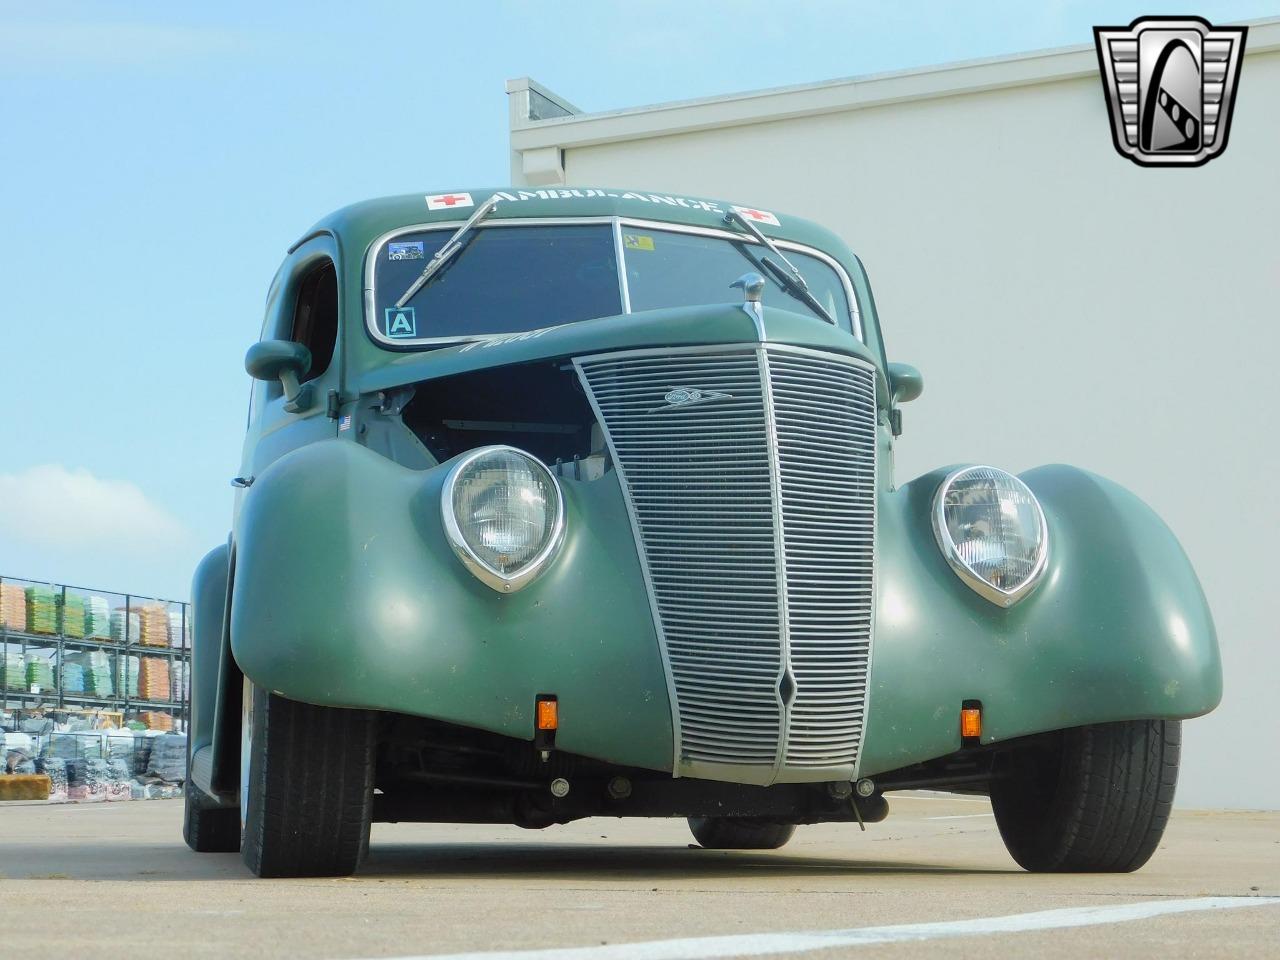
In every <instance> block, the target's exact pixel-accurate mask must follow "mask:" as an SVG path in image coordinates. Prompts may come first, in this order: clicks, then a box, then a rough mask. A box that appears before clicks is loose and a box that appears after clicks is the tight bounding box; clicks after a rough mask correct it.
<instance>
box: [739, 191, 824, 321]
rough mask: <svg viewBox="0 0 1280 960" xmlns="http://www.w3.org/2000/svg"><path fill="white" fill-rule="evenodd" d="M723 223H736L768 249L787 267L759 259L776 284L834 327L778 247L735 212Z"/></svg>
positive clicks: (802, 277)
mask: <svg viewBox="0 0 1280 960" xmlns="http://www.w3.org/2000/svg"><path fill="white" fill-rule="evenodd" d="M724 222H725V223H737V224H739V225H741V226H742V228H743V229H744V230H746V231H747V233H749V234H751V235H752V236H753V237H755V238H756V239H757V240H759V241H760V242H761V243H762V244H764V245H765V246H766V247H768V248H769V252H770V253H772V254H773V255H774V256H775V257H777V258H778V259H779V260H781V261H782V262H783V263H785V264H786V265H787V269H786V271H783V269H782V268H781V267H780V266H778V265H777V264H776V263H774V262H773V261H772V260H770V259H769V258H768V257H761V258H760V262H761V263H763V264H764V265H765V266H766V267H768V268H769V272H770V273H772V274H773V275H774V277H776V278H777V280H778V283H779V284H780V285H781V286H782V289H783V290H786V291H787V292H788V293H789V294H791V295H792V296H793V297H795V298H796V299H797V300H799V301H800V302H801V303H803V304H805V305H806V306H808V307H809V309H811V310H812V311H813V312H814V313H816V314H817V315H818V316H820V317H821V318H822V319H823V320H825V321H827V323H829V324H831V325H832V326H833V327H834V326H835V325H836V321H835V319H834V318H833V317H832V316H831V314H830V313H828V312H827V308H826V307H824V306H823V305H822V303H821V302H820V301H819V300H818V298H817V297H815V296H814V295H813V294H812V293H810V292H809V284H807V283H805V279H804V274H802V273H801V272H800V269H799V268H798V267H797V266H796V265H795V264H794V263H792V262H791V261H790V260H788V259H787V257H786V254H784V253H783V252H782V251H781V250H779V249H778V245H777V244H776V243H774V242H773V241H772V240H770V239H769V238H768V237H766V236H765V235H764V234H763V233H761V232H760V228H759V227H757V226H756V225H755V224H754V223H752V222H751V221H750V220H748V219H747V218H746V217H744V216H743V215H742V214H740V213H739V212H738V211H737V210H730V211H729V212H728V213H726V214H725V216H724Z"/></svg>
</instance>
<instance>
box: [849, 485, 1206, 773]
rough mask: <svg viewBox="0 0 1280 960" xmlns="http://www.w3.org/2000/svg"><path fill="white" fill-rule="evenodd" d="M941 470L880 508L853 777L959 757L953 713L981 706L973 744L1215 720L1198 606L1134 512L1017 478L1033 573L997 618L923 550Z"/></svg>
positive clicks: (1102, 488)
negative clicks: (1028, 500)
mask: <svg viewBox="0 0 1280 960" xmlns="http://www.w3.org/2000/svg"><path fill="white" fill-rule="evenodd" d="M951 469H954V468H947V469H942V470H937V471H934V472H932V473H929V474H926V475H925V476H922V477H919V478H918V479H916V480H913V481H912V482H911V483H908V484H905V485H904V486H902V487H901V488H900V489H898V490H896V491H894V492H892V493H889V494H886V495H885V496H883V497H882V498H881V502H880V514H879V518H878V522H879V528H878V537H879V544H880V547H879V551H878V554H879V566H878V569H877V576H878V580H879V582H878V590H877V607H876V627H875V631H876V632H875V651H874V660H873V664H872V670H871V693H870V700H869V704H868V726H867V734H866V739H865V743H864V749H863V755H862V762H861V767H860V769H861V772H862V773H864V774H866V775H871V774H875V773H879V772H884V771H887V770H892V769H897V768H900V767H903V766H907V765H909V764H911V763H917V762H920V761H922V760H927V759H930V758H933V757H938V756H942V755H945V754H948V753H951V752H953V751H955V750H957V749H959V747H960V734H959V711H960V707H961V703H962V701H964V700H970V699H973V700H981V701H982V704H983V737H982V739H983V741H984V742H994V741H1000V740H1006V739H1009V738H1011V737H1018V736H1024V735H1027V734H1033V733H1039V732H1043V731H1046V730H1055V729H1060V728H1064V727H1072V726H1079V725H1082V724H1088V723H1101V722H1106V721H1112V720H1131V719H1139V718H1187V717H1194V716H1198V715H1200V714H1203V713H1207V712H1208V711H1210V710H1212V709H1213V708H1214V707H1215V706H1217V704H1218V702H1219V700H1220V699H1221V698H1222V665H1221V660H1220V659H1219V654H1218V642H1217V636H1216V633H1215V631H1214V626H1213V618H1212V616H1211V615H1210V613H1209V607H1208V604H1207V602H1206V601H1205V597H1204V592H1203V591H1202V590H1201V587H1200V582H1199V580H1198V579H1197V578H1196V575H1195V571H1194V570H1193V569H1192V567H1191V563H1190V561H1188V559H1187V557H1186V554H1185V553H1184V552H1183V550H1182V548H1181V546H1180V545H1179V544H1178V541H1177V539H1176V538H1175V537H1174V535H1173V533H1172V532H1170V530H1169V528H1168V527H1167V526H1165V524H1164V523H1163V522H1162V521H1161V520H1160V518H1159V517H1157V516H1156V515H1155V513H1154V512H1153V511H1152V510H1151V509H1150V508H1149V507H1148V506H1147V505H1146V504H1144V503H1143V502H1142V501H1141V500H1139V499H1138V498H1137V497H1136V496H1134V495H1133V494H1132V493H1129V492H1128V491H1127V490H1125V489H1123V488H1122V487H1120V486H1118V485H1117V484H1115V483H1112V482H1111V481H1109V480H1105V479H1103V478H1102V477H1099V476H1097V475H1095V474H1092V473H1089V472H1087V471H1084V470H1080V469H1077V468H1074V467H1069V466H1063V465H1052V466H1045V467H1039V468H1037V469H1035V470H1031V471H1028V472H1027V473H1025V474H1022V479H1023V481H1024V482H1025V483H1026V484H1027V486H1029V487H1030V488H1031V490H1032V491H1033V492H1034V493H1035V495H1036V497H1037V498H1038V499H1039V500H1040V503H1041V505H1042V507H1043V508H1044V513H1045V518H1046V521H1047V523H1048V527H1049V538H1050V551H1049V561H1048V569H1047V570H1046V572H1045V576H1044V579H1043V581H1042V582H1041V583H1040V585H1039V586H1038V587H1037V588H1036V589H1035V591H1034V592H1032V593H1031V594H1030V595H1029V596H1028V597H1026V598H1025V599H1024V600H1022V601H1021V602H1019V603H1017V604H1015V605H1014V606H1013V607H1011V608H1009V609H1007V610H1006V609H1001V608H1000V607H997V606H996V605H995V604H993V603H990V602H989V601H987V600H984V599H983V598H982V597H980V596H978V595H977V594H976V593H974V592H973V591H972V590H971V589H969V588H968V587H966V586H965V585H964V584H963V583H961V581H960V580H959V578H958V577H956V575H955V574H954V573H953V572H952V570H951V568H950V567H949V566H948V565H947V562H946V560H945V559H944V558H943V556H942V554H941V552H940V551H939V549H938V545H937V542H936V541H935V539H934V534H933V528H932V525H931V510H932V506H933V498H934V494H935V492H936V491H937V489H938V486H939V484H941V482H942V480H943V479H944V478H945V477H946V476H947V474H948V473H950V472H951Z"/></svg>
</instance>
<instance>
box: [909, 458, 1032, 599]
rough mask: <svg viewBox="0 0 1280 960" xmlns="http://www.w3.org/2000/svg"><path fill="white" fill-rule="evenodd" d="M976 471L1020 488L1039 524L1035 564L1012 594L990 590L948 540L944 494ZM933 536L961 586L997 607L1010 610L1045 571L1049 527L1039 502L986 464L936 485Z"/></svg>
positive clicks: (960, 471) (1017, 479)
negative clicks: (959, 580)
mask: <svg viewBox="0 0 1280 960" xmlns="http://www.w3.org/2000/svg"><path fill="white" fill-rule="evenodd" d="M979 470H989V471H991V472H992V473H998V474H1003V475H1004V476H1006V477H1008V478H1009V479H1011V480H1012V481H1013V482H1014V483H1016V484H1017V485H1018V486H1020V487H1022V488H1023V489H1024V490H1025V491H1026V492H1027V495H1028V496H1029V497H1030V499H1031V503H1032V505H1033V506H1034V507H1035V510H1036V517H1037V518H1038V520H1039V522H1040V533H1041V535H1040V543H1039V545H1038V546H1037V548H1036V555H1035V560H1034V562H1033V564H1032V568H1031V573H1030V574H1029V575H1028V576H1027V578H1026V579H1025V580H1024V581H1023V582H1022V583H1020V584H1019V585H1018V586H1017V587H1015V588H1014V589H1012V590H1004V589H1001V588H1000V587H997V586H994V585H993V584H990V583H988V582H987V581H986V580H984V579H982V577H980V576H979V575H978V574H977V572H976V571H975V570H974V569H973V568H972V567H970V566H969V565H968V564H967V563H965V561H964V560H963V558H961V556H960V554H959V552H958V551H957V549H956V544H955V542H954V541H953V540H952V539H951V534H950V532H948V530H947V517H946V504H947V494H948V493H949V492H950V490H951V487H952V486H953V485H954V484H955V482H956V481H957V480H959V479H961V478H962V477H964V476H966V475H967V474H970V473H975V472H977V471H979ZM933 536H934V539H935V540H937V542H938V549H939V550H940V551H941V552H942V555H943V556H944V557H945V558H946V560H947V563H948V565H949V566H950V567H951V569H952V570H954V571H955V574H956V576H958V577H959V578H960V579H961V581H963V582H964V584H965V586H967V587H969V588H970V589H971V590H973V592H974V593H976V594H978V595H979V596H980V597H982V598H983V599H985V600H990V601H991V602H992V603H994V604H996V605H997V606H1000V607H1005V608H1008V607H1012V606H1013V605H1014V604H1015V603H1017V602H1018V601H1019V600H1022V599H1024V598H1025V597H1027V596H1028V595H1029V594H1030V593H1031V592H1032V591H1033V590H1035V588H1036V587H1037V586H1039V585H1040V581H1041V580H1042V579H1044V574H1045V571H1046V570H1048V569H1049V524H1048V521H1046V520H1045V516H1044V508H1043V507H1041V506H1040V498H1039V497H1037V496H1036V495H1035V493H1034V492H1033V491H1032V489H1031V488H1030V487H1028V486H1027V485H1026V483H1025V482H1024V481H1023V480H1022V478H1021V477H1018V476H1016V475H1014V474H1012V473H1010V472H1009V471H1008V470H1001V469H1000V468H999V467H992V466H988V465H986V464H972V465H970V466H967V467H960V468H959V469H956V470H953V471H951V472H950V473H949V474H947V475H946V477H945V478H943V481H942V483H940V484H938V490H937V492H936V493H935V494H934V496H933Z"/></svg>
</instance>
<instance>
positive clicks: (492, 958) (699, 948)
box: [395, 897, 1280, 960]
mask: <svg viewBox="0 0 1280 960" xmlns="http://www.w3.org/2000/svg"><path fill="white" fill-rule="evenodd" d="M1272 904H1280V897H1197V898H1195V899H1193V900H1151V901H1147V902H1144V903H1130V904H1124V905H1121V906H1106V907H1068V908H1066V909H1063V910H1042V911H1040V912H1038V913H1015V914H1011V915H1010V916H1006V917H978V918H976V919H973V920H947V921H943V922H940V923H902V924H897V925H894V926H889V927H858V928H855V929H852V930H809V931H798V932H795V933H748V934H735V935H732V936H725V937H685V938H683V939H679V940H650V941H647V942H642V943H616V944H607V945H604V946H598V947H553V948H550V949H542V950H494V951H489V952H485V951H481V952H478V953H448V954H434V955H426V954H423V955H418V956H413V957H397V958H395V960H718V958H725V957H759V956H764V955H767V954H772V953H807V952H809V951H811V950H830V949H833V948H835V947H860V946H866V945H868V944H873V943H902V942H908V941H916V940H935V939H938V938H941V937H973V936H981V935H983V934H993V933H1025V932H1028V931H1032V930H1061V929H1064V928H1067V927H1092V926H1096V925H1099V924H1104V923H1125V922H1128V921H1130V920H1149V919H1151V918H1152V917H1163V916H1169V915H1171V914H1177V913H1192V912H1195V911H1200V910H1229V909H1233V908H1238V907H1265V906H1268V905H1272Z"/></svg>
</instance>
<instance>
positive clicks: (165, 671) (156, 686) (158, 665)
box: [137, 657, 169, 701]
mask: <svg viewBox="0 0 1280 960" xmlns="http://www.w3.org/2000/svg"><path fill="white" fill-rule="evenodd" d="M137 695H138V698H139V699H141V700H161V701H167V700H168V699H169V661H168V660H166V659H164V658H163V657H143V658H142V668H141V671H140V672H139V674H138V694H137Z"/></svg>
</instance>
